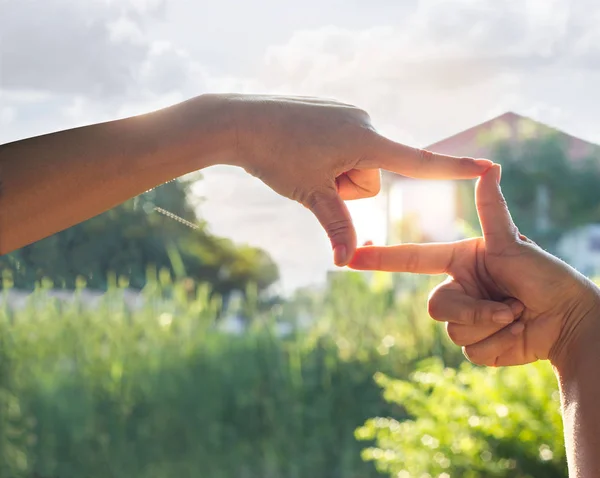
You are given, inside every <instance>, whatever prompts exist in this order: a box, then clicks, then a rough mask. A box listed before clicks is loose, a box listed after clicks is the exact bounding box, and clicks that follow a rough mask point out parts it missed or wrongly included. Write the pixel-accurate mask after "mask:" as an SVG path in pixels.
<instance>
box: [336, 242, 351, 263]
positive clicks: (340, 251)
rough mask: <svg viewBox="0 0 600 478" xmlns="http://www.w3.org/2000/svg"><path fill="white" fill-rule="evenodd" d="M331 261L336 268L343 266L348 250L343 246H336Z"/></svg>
mask: <svg viewBox="0 0 600 478" xmlns="http://www.w3.org/2000/svg"><path fill="white" fill-rule="evenodd" d="M333 261H334V262H335V265H337V266H340V267H342V266H345V265H346V262H347V261H348V250H347V249H346V246H345V245H344V244H338V245H337V246H335V247H334V248H333Z"/></svg>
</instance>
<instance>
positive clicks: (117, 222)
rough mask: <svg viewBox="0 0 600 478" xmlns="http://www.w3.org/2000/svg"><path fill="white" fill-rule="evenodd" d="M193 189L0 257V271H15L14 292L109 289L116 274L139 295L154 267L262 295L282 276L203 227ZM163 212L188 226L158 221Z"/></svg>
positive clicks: (149, 195)
mask: <svg viewBox="0 0 600 478" xmlns="http://www.w3.org/2000/svg"><path fill="white" fill-rule="evenodd" d="M194 179H195V178H194ZM191 183H192V180H191V179H189V180H178V181H171V182H169V183H166V184H164V185H162V186H160V187H158V188H156V189H153V190H151V191H148V192H146V193H145V194H142V195H140V196H138V197H136V198H134V199H132V200H130V201H127V202H125V203H123V204H121V205H119V206H117V207H115V208H113V209H111V210H110V211H107V212H106V213H104V214H101V215H99V216H96V217H94V218H92V219H90V220H88V221H85V222H83V223H81V224H78V225H76V226H74V227H71V228H69V229H67V230H65V231H62V232H60V233H58V234H55V235H53V236H51V237H48V238H46V239H44V240H41V241H39V242H37V243H34V244H32V245H29V246H27V247H24V248H22V249H20V250H18V251H15V252H13V253H11V254H7V255H5V256H2V257H0V271H3V270H10V271H12V275H13V281H14V285H15V286H16V287H18V288H27V289H31V288H33V287H34V286H35V284H36V283H37V282H38V281H40V280H41V279H42V278H48V279H50V280H52V281H53V283H54V284H55V285H56V286H59V287H65V288H74V287H75V284H76V281H77V278H78V277H82V278H84V279H85V281H86V283H87V285H88V287H90V288H96V289H105V288H106V287H107V285H108V283H107V281H108V277H109V275H110V274H116V275H117V276H124V277H126V278H127V280H128V281H129V285H130V287H132V288H137V289H140V288H142V287H143V286H144V285H145V283H146V276H147V270H148V267H149V266H154V267H155V268H157V269H167V270H169V271H170V272H171V274H172V275H173V276H175V277H178V278H183V277H189V278H192V279H194V280H196V281H199V282H208V283H210V284H211V285H212V287H213V289H214V290H215V291H216V292H219V293H221V294H225V295H226V294H228V293H229V292H230V291H231V290H245V289H246V287H247V286H248V284H249V283H255V284H256V286H257V287H258V288H259V290H262V289H265V288H267V287H268V286H270V285H271V284H272V283H273V282H275V281H276V280H277V279H278V278H279V273H278V270H277V266H276V265H275V263H274V262H273V261H272V259H271V258H270V257H269V255H268V254H267V253H265V252H264V251H262V250H259V249H256V248H252V247H248V246H242V247H239V246H235V245H234V244H233V243H232V242H231V241H229V240H226V239H222V238H219V237H216V236H213V235H212V234H210V233H209V232H208V230H207V227H206V225H205V224H204V223H203V222H200V221H198V218H197V217H196V213H195V210H194V209H195V208H194V204H193V203H192V202H191V201H192V199H191V196H190V194H189V187H190V185H191ZM157 207H158V208H161V209H160V210H163V211H169V212H170V213H172V214H174V215H175V216H177V217H178V218H181V219H182V220H183V221H181V220H175V219H173V217H168V216H166V215H164V214H160V213H159V212H157V209H156V208H157ZM186 221H187V223H185V222H186ZM190 225H192V226H193V227H190Z"/></svg>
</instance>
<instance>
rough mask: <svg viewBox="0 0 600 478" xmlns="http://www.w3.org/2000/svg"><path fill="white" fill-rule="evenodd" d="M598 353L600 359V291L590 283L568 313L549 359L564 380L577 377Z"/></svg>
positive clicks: (599, 364)
mask: <svg viewBox="0 0 600 478" xmlns="http://www.w3.org/2000/svg"><path fill="white" fill-rule="evenodd" d="M596 356H597V357H598V359H600V291H599V290H598V288H597V287H596V286H595V285H594V284H592V283H587V284H586V285H585V293H584V294H582V296H581V298H580V299H579V300H577V302H576V305H575V306H574V307H572V310H571V311H570V312H569V313H568V314H567V316H566V318H565V321H564V325H563V327H562V330H561V333H560V337H559V339H558V340H557V342H556V344H555V345H554V347H552V350H551V351H550V356H549V359H550V362H551V363H552V366H553V367H554V370H555V372H556V374H557V376H558V377H559V380H560V382H561V384H564V383H565V382H568V381H569V380H571V379H572V378H577V377H578V376H579V375H580V373H581V371H582V370H584V369H587V366H588V365H589V362H590V360H594V357H596ZM596 365H598V366H600V362H599V363H598V364H596Z"/></svg>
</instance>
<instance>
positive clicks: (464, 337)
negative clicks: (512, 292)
mask: <svg viewBox="0 0 600 478" xmlns="http://www.w3.org/2000/svg"><path fill="white" fill-rule="evenodd" d="M499 304H503V305H506V306H507V308H506V309H504V310H502V314H504V318H503V319H501V320H504V322H502V321H501V320H496V317H495V316H492V317H491V319H492V320H491V321H489V320H486V318H485V317H483V318H479V319H480V320H476V321H475V325H474V326H473V325H464V324H459V323H451V322H448V323H446V332H447V333H448V337H450V340H452V342H454V343H455V344H456V345H461V346H463V345H471V344H475V343H477V342H481V341H482V340H485V339H487V338H488V337H491V336H493V335H494V334H495V333H497V332H499V331H500V330H502V329H504V328H505V327H508V326H509V325H510V324H511V323H512V322H514V321H516V320H518V319H519V318H520V317H521V314H522V313H523V309H524V306H523V304H521V302H519V301H518V300H515V299H508V300H506V301H504V302H499ZM507 311H508V314H507V313H506V312H507ZM509 320H510V321H509Z"/></svg>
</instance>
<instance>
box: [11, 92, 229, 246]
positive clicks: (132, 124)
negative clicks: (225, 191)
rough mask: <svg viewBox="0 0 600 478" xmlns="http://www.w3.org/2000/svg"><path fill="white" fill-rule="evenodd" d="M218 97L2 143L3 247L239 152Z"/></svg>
mask: <svg viewBox="0 0 600 478" xmlns="http://www.w3.org/2000/svg"><path fill="white" fill-rule="evenodd" d="M234 138H235V128H234V127H233V125H232V120H231V116H230V115H229V114H228V112H227V111H226V110H225V108H224V107H223V101H222V99H221V98H220V97H218V96H202V97H198V98H194V99H192V100H189V101H186V102H184V103H180V104H178V105H175V106H172V107H169V108H166V109H163V110H160V111H156V112H154V113H149V114H146V115H142V116H137V117H132V118H126V119H122V120H117V121H112V122H108V123H102V124H96V125H92V126H87V127H83V128H76V129H72V130H67V131H61V132H58V133H53V134H49V135H45V136H39V137H36V138H30V139H26V140H22V141H18V142H14V143H9V144H5V145H0V254H6V253H8V252H11V251H13V250H15V249H18V248H20V247H22V246H25V245H27V244H30V243H32V242H34V241H37V240H39V239H42V238H44V237H47V236H49V235H51V234H54V233H56V232H58V231H61V230H63V229H66V228H68V227H70V226H73V225H75V224H77V223H79V222H81V221H84V220H86V219H89V218H91V217H93V216H95V215H97V214H100V213H102V212H104V211H106V210H108V209H110V208H112V207H114V206H116V205H118V204H120V203H122V202H124V201H126V200H127V199H130V198H131V197H134V196H136V195H138V194H141V193H143V192H144V191H147V190H149V189H152V188H153V187H155V186H157V185H159V184H162V183H165V182H167V181H169V180H172V179H174V178H176V177H179V176H182V175H184V174H186V173H189V172H192V171H196V170H198V169H202V168H205V167H208V166H211V165H214V164H219V163H227V162H229V159H230V158H231V157H232V156H233V155H234V154H235V151H234V149H235V140H234Z"/></svg>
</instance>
